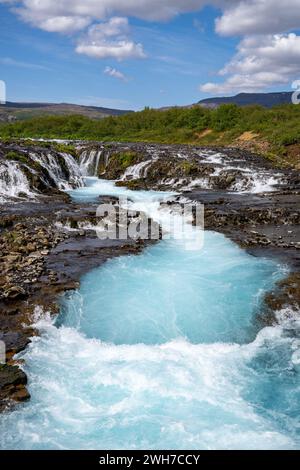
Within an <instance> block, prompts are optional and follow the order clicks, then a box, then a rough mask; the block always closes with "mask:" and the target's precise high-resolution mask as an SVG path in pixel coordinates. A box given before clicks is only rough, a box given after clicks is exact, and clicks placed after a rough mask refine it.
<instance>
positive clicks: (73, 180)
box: [60, 153, 84, 188]
mask: <svg viewBox="0 0 300 470" xmlns="http://www.w3.org/2000/svg"><path fill="white" fill-rule="evenodd" d="M60 155H61V156H62V157H63V158H64V160H65V164H66V166H67V168H68V171H69V186H70V185H71V186H72V188H81V187H83V186H84V183H83V179H82V172H81V168H80V166H79V164H78V163H77V161H76V160H75V158H74V157H72V155H70V154H69V153H61V154H60Z"/></svg>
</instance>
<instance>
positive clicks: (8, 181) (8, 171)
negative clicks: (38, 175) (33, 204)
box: [0, 161, 34, 202]
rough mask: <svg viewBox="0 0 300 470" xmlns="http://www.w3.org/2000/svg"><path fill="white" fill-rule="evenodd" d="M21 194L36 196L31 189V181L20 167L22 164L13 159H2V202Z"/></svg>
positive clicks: (0, 197)
mask: <svg viewBox="0 0 300 470" xmlns="http://www.w3.org/2000/svg"><path fill="white" fill-rule="evenodd" d="M21 194H26V195H27V196H28V197H34V194H33V192H32V191H31V189H30V185H29V181H28V179H27V178H26V176H25V174H24V173H23V171H22V169H21V168H20V165H19V164H18V163H17V162H13V161H1V163H0V202H4V201H5V200H6V199H10V198H17V197H19V195H21Z"/></svg>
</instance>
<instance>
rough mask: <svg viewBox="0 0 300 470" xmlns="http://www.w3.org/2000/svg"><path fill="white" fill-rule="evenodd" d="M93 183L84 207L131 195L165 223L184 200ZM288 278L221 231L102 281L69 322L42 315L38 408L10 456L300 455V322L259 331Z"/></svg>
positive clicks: (67, 312)
mask: <svg viewBox="0 0 300 470" xmlns="http://www.w3.org/2000/svg"><path fill="white" fill-rule="evenodd" d="M87 184H88V185H87V186H86V187H84V188H80V189H78V190H76V191H73V192H72V193H71V194H72V196H73V198H74V199H75V200H77V201H80V200H82V201H89V200H90V201H94V200H96V198H97V197H98V196H99V195H100V194H102V195H103V194H104V195H108V194H109V195H114V196H116V195H122V196H124V195H127V196H128V197H130V200H131V204H132V207H133V208H136V209H139V210H142V209H143V210H146V211H148V213H149V214H151V215H152V216H153V217H155V218H157V219H158V220H159V221H160V222H161V223H162V222H163V220H164V215H162V214H161V211H160V208H159V207H160V202H161V200H163V199H164V198H166V197H167V198H169V197H171V196H172V195H171V194H164V193H155V192H153V191H152V192H132V191H129V190H127V189H125V188H117V187H116V186H114V184H113V183H112V182H104V181H100V180H97V179H95V178H94V179H90V180H87ZM285 274H286V268H285V267H284V266H282V265H279V264H278V263H275V262H273V261H271V260H267V259H264V258H254V257H252V256H250V255H248V254H247V253H245V252H244V251H243V250H241V249H239V248H238V247H237V246H236V245H235V244H233V243H232V242H231V241H229V240H228V239H226V238H225V237H224V236H222V235H221V234H216V233H213V232H205V242H204V246H203V249H202V250H199V251H188V250H186V249H185V246H184V244H183V243H182V241H181V240H174V239H172V238H171V239H170V240H163V241H161V242H159V243H157V244H156V245H154V246H152V247H149V248H147V249H146V250H145V251H144V252H143V253H142V254H141V255H139V256H133V255H132V256H123V257H120V258H117V259H113V260H110V261H108V262H107V263H106V264H105V265H103V266H101V267H100V268H97V269H95V270H93V271H92V272H90V273H88V274H87V275H85V276H84V277H83V278H82V282H81V287H80V289H79V290H78V291H76V292H73V293H69V294H66V295H65V296H64V297H63V299H62V303H61V314H60V316H59V317H58V318H57V319H56V320H53V319H51V318H50V317H49V316H48V315H47V314H46V313H45V312H41V311H39V309H37V311H36V319H35V324H36V326H37V327H38V328H39V329H40V332H41V336H40V337H35V338H33V340H32V343H31V345H30V346H29V347H28V348H27V350H26V352H25V353H22V354H21V355H20V357H24V359H25V360H26V364H25V366H24V367H25V370H26V372H27V373H28V376H29V390H30V393H31V396H32V398H31V401H30V402H29V403H27V404H25V405H22V406H20V407H18V408H17V409H16V411H14V412H10V413H7V414H4V415H2V416H1V418H0V420H1V423H0V446H1V448H14V449H145V448H147V449H165V448H167V449H296V448H299V427H298V426H299V422H298V414H299V409H298V404H299V366H300V355H299V346H300V344H299V340H298V339H297V336H296V334H295V332H299V329H300V324H298V323H297V321H296V320H293V319H291V318H290V316H289V315H286V314H285V313H284V312H281V313H280V312H278V315H279V316H280V315H281V317H280V318H279V320H280V321H279V324H278V326H274V327H266V328H262V326H261V324H260V323H259V322H258V320H257V314H258V313H259V311H260V307H261V303H262V299H263V295H264V293H265V292H266V291H268V290H270V289H271V288H272V287H273V286H274V284H275V282H276V281H277V280H279V279H281V278H282V277H283V276H284V275H285Z"/></svg>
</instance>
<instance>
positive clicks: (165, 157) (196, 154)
mask: <svg viewBox="0 0 300 470" xmlns="http://www.w3.org/2000/svg"><path fill="white" fill-rule="evenodd" d="M18 148H19V147H16V149H17V150H18ZM16 149H12V148H11V146H10V147H9V151H10V152H12V151H16ZM31 150H32V149H31ZM64 150H65V149H64ZM2 151H3V150H2ZM23 151H24V148H23V150H21V152H23ZM34 151H35V154H38V155H39V160H40V161H42V162H44V160H41V155H40V154H39V152H41V153H42V154H43V155H44V153H45V152H47V153H48V152H51V147H50V150H49V149H48V150H47V151H45V148H41V149H39V147H38V146H37V147H36V146H35V147H34ZM77 152H78V157H76V158H77V159H78V161H79V163H80V161H81V162H83V163H84V165H83V166H82V167H81V170H80V167H79V166H78V168H77V167H76V168H75V166H74V168H75V169H74V168H73V169H72V177H73V179H75V176H76V177H77V178H78V177H79V176H80V175H79V170H80V171H83V173H84V170H85V171H86V172H87V173H88V174H90V175H91V174H92V175H98V176H102V177H104V178H108V179H115V178H118V179H119V182H118V183H117V184H118V185H121V186H125V187H126V186H127V187H129V188H130V189H136V190H138V189H147V190H150V189H155V190H157V189H158V190H168V191H174V190H175V191H176V192H177V193H179V195H180V196H181V197H184V198H188V199H189V200H192V201H195V202H196V203H201V204H204V205H205V224H206V228H208V229H210V230H214V231H220V232H222V233H224V234H225V235H226V236H228V237H230V238H231V239H233V240H234V241H235V242H237V243H238V244H239V245H240V246H242V247H243V248H245V249H247V251H249V252H250V253H251V254H253V255H255V256H265V255H267V256H271V257H278V259H280V262H281V263H283V264H286V265H288V266H289V268H290V275H289V277H288V278H287V279H285V280H284V281H282V282H281V283H280V284H279V285H278V287H277V289H276V290H275V291H274V292H273V293H269V294H268V295H267V297H266V308H265V309H264V311H263V312H262V319H263V320H262V321H263V322H264V324H273V323H274V322H276V315H275V314H274V312H276V311H277V310H278V309H281V308H288V309H290V310H291V312H297V310H298V309H299V291H300V287H299V286H300V279H299V266H300V263H299V258H300V257H299V253H300V252H299V246H300V245H299V240H300V239H299V220H300V210H299V207H300V204H299V202H300V186H299V175H298V173H297V172H295V171H292V170H283V171H282V170H280V171H279V170H277V169H276V170H274V169H273V168H272V165H271V164H270V163H269V162H267V161H266V162H265V161H263V160H261V158H260V157H255V156H253V155H251V154H248V153H247V152H236V151H235V150H233V149H231V150H226V151H224V150H222V149H214V150H208V149H200V148H189V147H185V146H159V145H144V144H130V145H126V144H110V145H109V146H108V145H103V144H101V143H89V144H84V143H82V144H80V145H78V147H77ZM54 156H55V158H56V160H55V162H57V159H59V158H60V157H59V155H58V154H57V149H56V150H54ZM10 157H11V159H12V160H13V158H12V157H13V155H12V154H10ZM2 158H4V159H5V152H4V151H3V157H2ZM44 158H46V156H45V157H44ZM47 158H48V157H47ZM13 161H14V160H13ZM19 163H20V162H19ZM48 163H49V162H48ZM25 164H26V165H27V164H28V160H27V161H26V163H24V161H23V162H22V165H25ZM52 165H54V161H52ZM72 165H74V162H73V163H72ZM48 166H49V165H48ZM50 166H51V162H50ZM34 170H35V171H38V172H40V171H42V169H41V167H38V168H36V167H35V168H34ZM44 170H45V168H44V169H43V171H42V173H43V175H42V177H43V178H44V177H45V172H44ZM70 171H71V170H68V172H67V171H66V169H64V173H63V174H62V175H60V173H61V171H60V172H59V171H57V174H56V176H57V178H58V177H59V178H60V180H59V181H58V183H57V184H58V186H59V184H61V183H60V182H61V181H62V180H63V181H67V180H68V178H69V176H68V174H70ZM59 175H60V176H59ZM48 176H49V174H48ZM42 177H40V181H43V179H42ZM52 179H53V175H52ZM54 179H55V178H54ZM29 180H30V179H29ZM36 181H37V178H36V175H35V178H34V179H31V180H30V181H29V186H28V191H29V190H30V191H35V192H36V191H37V190H38V189H39V190H40V193H39V194H37V193H36V194H35V198H36V199H35V200H34V201H32V200H31V201H30V200H28V199H27V200H26V197H24V194H21V198H22V200H21V201H20V200H19V201H18V197H19V196H18V195H16V194H14V198H16V197H17V198H16V199H15V201H14V203H9V204H8V203H5V204H4V205H2V206H1V220H2V223H1V225H2V229H1V240H0V241H1V261H2V263H3V266H4V269H3V273H2V277H1V279H0V281H1V285H0V288H1V301H0V311H1V336H0V339H3V340H4V341H5V343H6V345H7V359H8V363H7V365H5V366H2V367H1V369H0V398H1V400H2V401H1V403H2V405H1V406H2V409H4V408H5V407H6V405H7V404H8V401H7V400H8V399H12V400H16V401H24V400H27V399H28V398H29V394H28V392H27V390H26V376H25V374H24V373H23V372H22V371H20V369H18V368H17V365H15V363H14V359H13V357H14V355H15V354H16V353H18V352H20V351H22V350H24V348H26V346H27V345H28V343H29V341H30V337H32V336H33V335H35V334H36V331H35V330H34V329H33V328H32V327H31V325H32V323H33V318H34V312H35V309H36V307H42V308H43V309H44V310H45V311H50V312H52V313H57V310H58V307H57V300H58V298H59V296H60V294H61V293H62V292H65V291H66V290H74V289H76V288H78V286H79V281H80V278H81V277H82V275H83V274H85V273H86V272H88V271H90V270H91V269H92V268H93V267H96V266H99V265H101V264H102V263H104V262H105V261H106V260H108V259H110V258H112V257H117V256H120V255H124V254H131V253H134V254H137V253H140V252H141V250H142V249H143V248H144V246H145V244H144V243H143V242H142V241H133V240H132V241H129V242H126V243H124V242H122V241H103V240H99V239H98V238H97V236H96V234H95V231H94V230H92V229H91V225H92V226H93V225H95V224H96V223H97V219H96V217H95V212H96V207H97V206H98V202H99V201H98V202H97V201H95V202H94V203H84V202H74V201H71V200H70V199H69V197H68V196H67V195H66V194H65V193H62V192H61V190H60V189H59V188H58V189H55V191H54V192H55V194H54V195H50V194H49V192H51V188H49V186H48V187H47V191H44V189H43V188H42V186H40V185H37V184H36ZM44 184H45V183H44ZM51 184H52V183H51ZM25 187H26V185H25ZM5 188H7V185H6V186H5ZM49 189H50V191H49ZM61 189H63V188H61ZM43 192H46V194H47V195H43V194H42V193H43ZM179 200H180V199H179ZM100 202H101V201H100ZM102 202H108V201H107V199H106V200H105V201H103V200H102ZM175 202H176V203H178V200H177V201H175ZM171 205H172V201H170V207H171ZM87 227H89V228H87Z"/></svg>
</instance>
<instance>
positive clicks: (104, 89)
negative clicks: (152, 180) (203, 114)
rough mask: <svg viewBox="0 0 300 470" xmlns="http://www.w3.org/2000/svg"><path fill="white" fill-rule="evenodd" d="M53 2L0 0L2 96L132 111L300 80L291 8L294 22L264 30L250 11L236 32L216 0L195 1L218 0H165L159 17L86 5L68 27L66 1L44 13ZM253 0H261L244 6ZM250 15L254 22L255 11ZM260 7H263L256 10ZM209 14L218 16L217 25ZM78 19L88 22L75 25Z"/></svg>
mask: <svg viewBox="0 0 300 470" xmlns="http://www.w3.org/2000/svg"><path fill="white" fill-rule="evenodd" d="M45 1H46V3H47V0H45ZM55 1H56V0H52V4H51V11H48V10H47V11H45V12H44V11H43V12H42V14H41V13H40V12H36V11H35V10H34V8H33V6H32V5H33V3H34V2H32V1H31V0H24V2H23V3H24V4H25V7H26V8H27V10H25V13H24V12H23V11H22V13H21V14H20V13H18V12H17V13H16V10H15V9H14V10H12V7H14V8H16V6H17V8H20V4H22V2H21V1H19V2H13V1H10V0H6V1H4V0H0V15H1V16H0V17H1V31H0V79H1V80H4V81H5V82H6V86H7V100H8V101H46V102H69V103H79V104H88V105H96V106H105V107H113V108H123V109H141V108H143V107H144V106H151V107H161V106H168V105H175V104H177V105H184V104H189V103H194V102H197V101H199V100H200V99H202V98H204V97H207V96H211V95H217V94H222V95H223V94H227V95H230V94H234V93H237V92H240V91H272V90H275V89H276V90H286V89H287V90H289V89H290V88H291V83H292V81H293V80H296V79H300V67H299V63H300V42H299V36H298V34H297V31H298V29H297V25H298V24H299V25H300V21H299V22H298V19H300V14H298V17H297V18H296V20H295V18H292V15H290V16H288V18H283V20H282V21H283V23H284V24H283V25H282V27H281V26H280V25H279V26H277V29H278V31H275V30H274V29H273V30H270V31H269V30H268V24H267V25H266V32H265V31H264V30H258V29H255V28H258V27H259V18H258V26H257V24H256V26H253V28H254V29H253V30H251V29H250V30H249V22H247V24H246V25H245V31H243V30H242V29H241V30H240V31H239V30H237V31H235V30H233V31H232V32H231V30H229V31H228V26H227V24H228V22H227V23H226V21H227V19H226V14H227V16H228V15H230V14H231V15H233V14H235V15H238V14H240V13H239V12H240V10H238V11H237V12H235V11H233V12H232V11H229V13H227V10H226V8H225V7H224V6H223V4H224V1H223V3H222V1H221V0H220V6H219V5H218V6H219V8H216V7H214V6H212V5H207V6H205V5H204V4H205V3H208V4H209V3H218V2H203V1H201V0H200V1H199V8H196V7H195V5H197V0H190V3H191V4H192V5H193V6H192V7H191V8H190V10H191V11H188V10H189V8H186V10H187V11H185V8H184V7H183V6H180V5H182V2H181V3H180V0H179V1H178V2H177V3H176V0H174V2H173V3H174V5H175V4H176V5H177V8H178V9H179V8H181V9H182V10H183V11H181V10H180V12H179V13H178V12H177V11H176V12H177V14H174V15H173V14H170V15H169V17H168V18H164V17H163V18H160V15H159V13H158V14H157V15H158V18H157V19H156V16H157V15H156V13H154V16H155V18H154V19H152V13H151V12H150V13H149V11H148V10H149V9H148V10H147V11H145V12H144V11H142V12H141V13H140V12H138V13H137V15H135V11H134V10H133V12H132V11H131V10H130V12H129V13H133V14H131V15H124V13H123V11H121V13H122V14H120V12H119V11H118V8H116V12H115V11H113V13H112V14H111V15H105V16H103V18H102V17H98V16H95V17H94V13H93V12H88V14H89V17H88V20H85V18H86V16H85V15H83V16H80V15H78V16H76V26H75V28H76V31H74V30H72V28H73V27H74V22H75V20H74V17H73V16H72V18H71V20H70V21H69V19H68V18H69V16H68V15H70V11H69V10H68V9H67V7H68V5H69V4H70V1H69V0H61V2H62V3H63V4H64V3H65V4H66V11H64V12H63V16H62V17H59V16H56V13H53V11H52V10H53V5H54V4H55ZM74 1H75V3H76V4H79V5H80V2H79V1H77V0H74ZM89 1H90V2H92V0H89ZM101 1H102V2H103V0H99V2H101ZM105 1H107V2H109V0H104V3H105ZM112 1H113V0H112ZM257 1H260V2H261V1H263V0H250V3H251V2H252V3H253V4H255V2H257ZM290 1H291V5H292V4H293V3H294V1H293V0H290ZM161 2H162V3H164V0H161ZM272 2H273V4H274V3H276V1H275V0H265V3H266V5H265V6H266V9H267V8H268V7H269V6H270V5H269V4H272ZM13 3H16V5H15V4H13ZM81 3H84V2H81ZM94 3H95V0H94ZM119 3H120V4H121V3H122V0H120V2H119ZM133 3H134V2H133ZM165 3H166V4H168V5H169V4H172V0H166V1H165ZM187 3H188V2H187ZM227 3H228V2H227ZM233 3H236V4H238V6H239V8H240V9H241V7H244V6H245V5H244V3H245V2H243V0H240V1H239V0H234V1H233ZM248 3H249V2H248ZM281 3H282V2H281ZM287 3H288V2H287ZM149 4H151V2H150V1H149V2H148V6H149ZM178 4H180V5H179V7H178ZM200 4H201V5H200ZM58 5H59V2H58ZM203 5H204V6H203ZM278 5H279V2H278ZM271 6H272V5H271ZM273 6H274V5H273ZM254 7H255V5H253V8H254ZM124 8H125V7H123V9H124ZM158 8H159V7H158ZM298 10H300V8H298ZM59 11H60V10H59ZM272 11H274V10H272ZM254 12H255V14H256V19H257V9H256V10H255V9H253V13H254ZM298 13H299V12H298ZM59 14H60V15H61V13H59ZM267 14H268V10H266V11H264V12H263V13H262V15H267ZM51 15H52V16H51ZM53 15H55V16H54V20H53V21H52V17H53ZM149 16H150V17H149ZM162 16H164V15H163V12H162ZM167 16H168V14H167ZM57 18H58V19H57ZM60 18H62V20H61V21H62V22H60ZM66 18H67V19H66ZM217 18H221V21H223V23H222V22H221V25H219V26H218V27H217V26H216V23H215V21H216V19H217ZM229 19H230V18H229ZM262 19H263V18H262ZM253 20H254V18H253ZM78 21H80V27H78V28H77V23H78ZM81 21H83V22H85V21H86V22H87V24H84V25H83V26H82V27H81ZM236 21H238V17H236ZM70 22H71V23H70ZM70 24H71V26H70ZM230 27H231V26H230ZM270 27H271V28H272V26H270ZM70 28H71V30H70ZM226 28H227V29H226ZM247 28H248V29H247ZM262 44H263V45H264V47H261V45H262ZM286 51H288V54H287V53H286ZM289 54H290V56H291V57H290V58H289ZM287 55H288V57H287ZM224 67H226V68H225V69H224ZM298 69H299V73H298Z"/></svg>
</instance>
